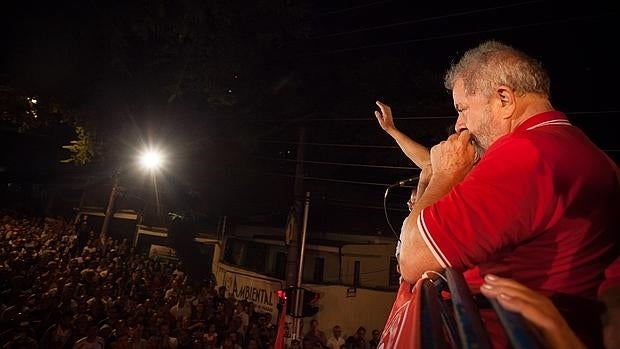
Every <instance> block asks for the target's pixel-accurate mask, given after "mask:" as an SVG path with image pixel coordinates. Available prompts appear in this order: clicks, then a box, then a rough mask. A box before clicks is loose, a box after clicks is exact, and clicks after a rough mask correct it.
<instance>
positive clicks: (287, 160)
mask: <svg viewBox="0 0 620 349" xmlns="http://www.w3.org/2000/svg"><path fill="white" fill-rule="evenodd" d="M255 158H257V159H261V160H272V161H286V162H295V163H302V164H315V165H337V166H351V167H366V168H386V169H390V170H414V169H415V168H414V167H407V166H387V165H368V164H351V163H346V162H332V161H310V160H297V159H279V158H272V157H266V156H256V157H255Z"/></svg>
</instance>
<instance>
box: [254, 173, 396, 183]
mask: <svg viewBox="0 0 620 349" xmlns="http://www.w3.org/2000/svg"><path fill="white" fill-rule="evenodd" d="M257 175H267V176H278V177H288V178H301V179H303V180H309V181H323V182H334V183H347V184H358V185H372V186H380V187H387V186H388V185H389V184H387V183H377V182H363V181H350V180H346V179H337V178H322V177H312V176H295V175H293V174H286V173H277V172H261V173H260V174H257Z"/></svg>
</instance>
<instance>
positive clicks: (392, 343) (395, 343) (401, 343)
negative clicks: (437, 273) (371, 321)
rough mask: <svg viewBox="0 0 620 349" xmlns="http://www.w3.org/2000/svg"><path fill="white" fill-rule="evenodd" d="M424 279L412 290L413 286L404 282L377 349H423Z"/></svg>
mask: <svg viewBox="0 0 620 349" xmlns="http://www.w3.org/2000/svg"><path fill="white" fill-rule="evenodd" d="M420 287H422V278H420V279H419V280H418V281H417V282H416V284H415V286H414V287H413V288H412V287H411V284H410V283H408V282H406V281H404V280H403V281H402V282H401V284H400V288H399V289H398V294H397V295H396V299H395V300H394V304H393V305H392V310H391V311H390V315H389V316H388V319H387V321H386V323H385V327H384V329H383V332H382V333H381V339H380V340H379V345H378V346H377V348H380V349H390V348H410V349H417V348H420V347H421V344H422V343H421V339H420V308H421V300H422V298H421V291H420Z"/></svg>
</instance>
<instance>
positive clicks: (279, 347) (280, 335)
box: [273, 301, 286, 349]
mask: <svg viewBox="0 0 620 349" xmlns="http://www.w3.org/2000/svg"><path fill="white" fill-rule="evenodd" d="M285 327H286V301H284V302H282V310H281V311H280V318H279V319H278V332H277V334H276V341H275V343H274V344H273V349H284V330H285Z"/></svg>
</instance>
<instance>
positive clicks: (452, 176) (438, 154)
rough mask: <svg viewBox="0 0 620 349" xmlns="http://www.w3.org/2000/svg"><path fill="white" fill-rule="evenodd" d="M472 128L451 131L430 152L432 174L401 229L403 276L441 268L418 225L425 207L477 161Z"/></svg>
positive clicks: (413, 279)
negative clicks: (470, 140) (471, 132)
mask: <svg viewBox="0 0 620 349" xmlns="http://www.w3.org/2000/svg"><path fill="white" fill-rule="evenodd" d="M469 139H470V134H469V131H463V132H461V133H460V134H453V135H451V136H450V137H449V138H448V139H447V140H446V141H443V142H441V143H439V144H438V145H436V146H434V147H433V148H432V149H431V152H430V159H431V167H432V176H430V180H429V181H428V185H427V186H426V187H425V189H424V190H420V191H421V193H420V194H419V197H418V200H416V203H415V204H414V205H413V208H412V210H411V213H410V214H409V216H408V217H407V219H405V221H404V222H403V227H402V229H401V234H400V238H401V247H400V259H399V264H400V272H401V276H402V277H403V279H405V280H406V281H407V282H409V283H415V282H416V281H417V280H418V279H419V278H420V277H421V276H422V274H423V273H424V272H426V271H430V270H432V271H441V269H442V266H441V264H439V262H438V261H437V259H436V258H435V256H434V255H433V253H432V252H431V250H430V249H429V247H428V246H427V245H426V242H424V240H423V239H422V236H421V234H420V231H419V229H418V217H419V216H420V213H421V212H422V210H423V209H424V208H426V207H428V206H431V205H433V204H434V203H436V202H437V201H439V200H440V199H441V198H443V197H444V196H445V195H446V194H448V193H449V192H450V190H452V188H453V187H454V186H455V185H457V184H458V183H460V182H461V181H462V180H463V179H464V178H465V176H466V175H467V173H469V171H470V170H471V169H472V167H473V166H474V163H475V161H476V151H475V149H474V146H473V145H472V144H471V143H470V142H469Z"/></svg>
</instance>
